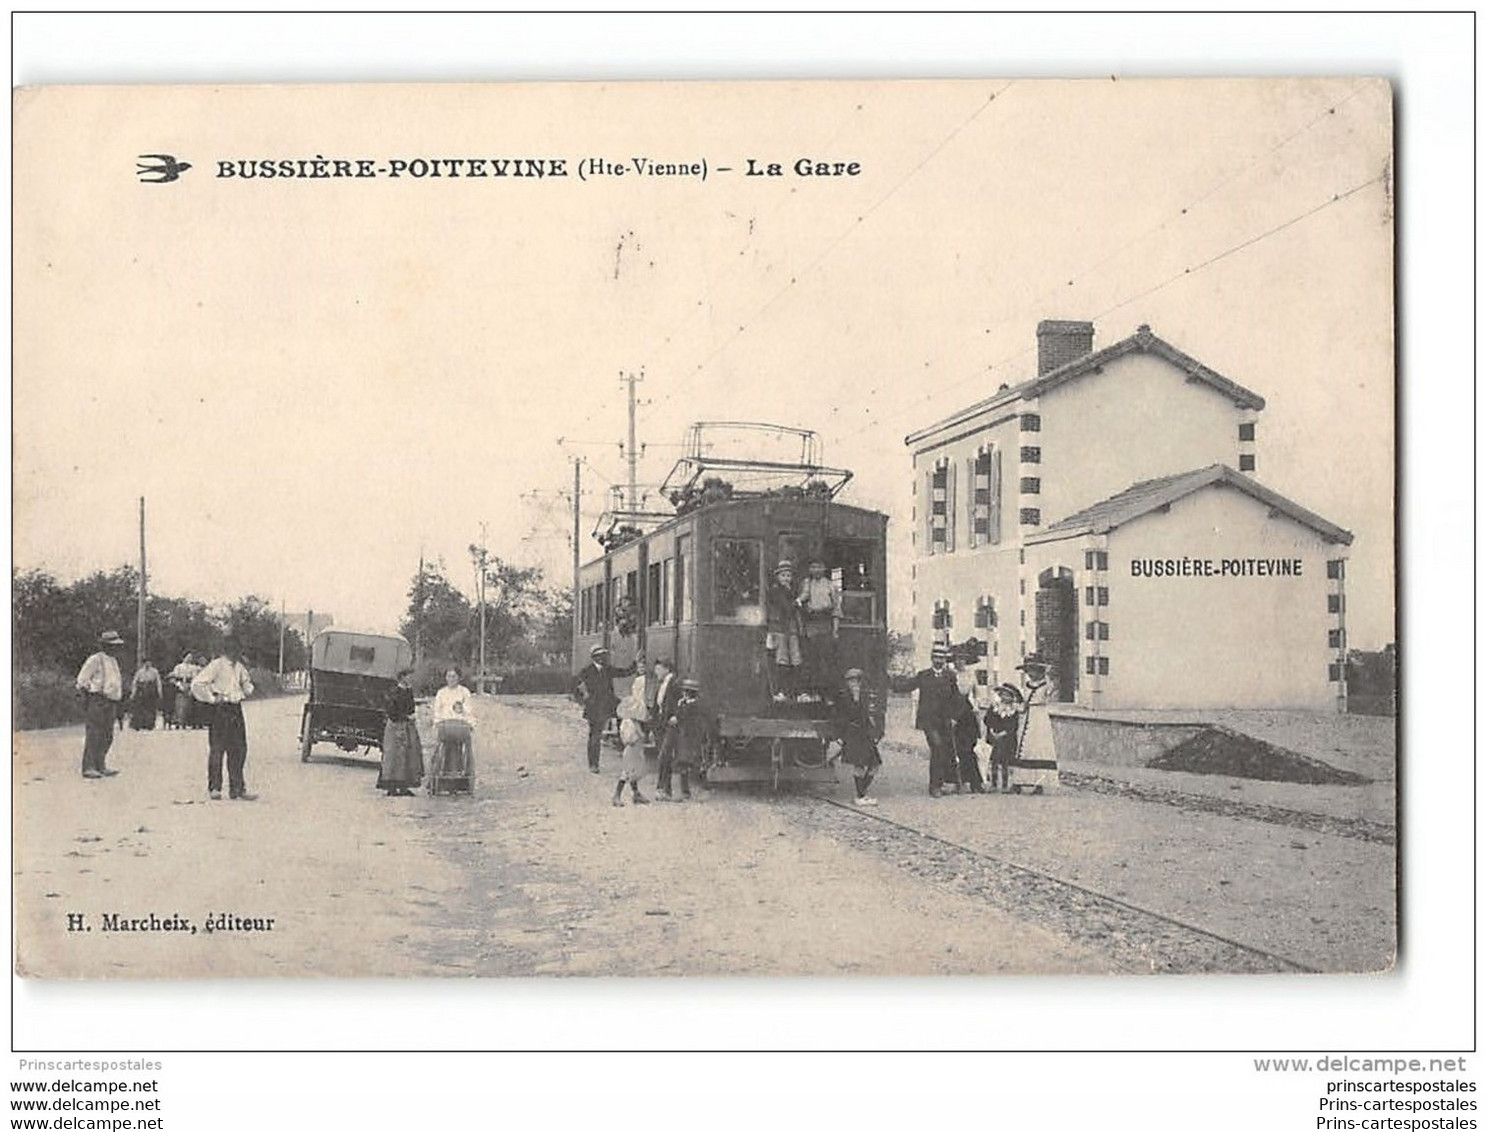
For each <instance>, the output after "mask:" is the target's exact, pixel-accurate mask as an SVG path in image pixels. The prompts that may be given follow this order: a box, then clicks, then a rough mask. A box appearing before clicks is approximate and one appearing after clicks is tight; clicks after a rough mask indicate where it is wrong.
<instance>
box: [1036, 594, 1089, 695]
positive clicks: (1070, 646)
mask: <svg viewBox="0 0 1487 1132" xmlns="http://www.w3.org/2000/svg"><path fill="white" fill-rule="evenodd" d="M1033 622H1034V627H1035V628H1034V631H1035V634H1036V635H1035V638H1034V647H1035V648H1036V649H1037V650H1038V652H1039V653H1040V654H1041V655H1042V657H1043V659H1044V660H1046V661H1047V662H1048V664H1049V666H1050V667H1049V677H1050V682H1051V684H1052V685H1053V686H1052V687H1051V688H1050V689H1049V696H1048V698H1049V700H1050V701H1054V702H1058V703H1073V702H1074V692H1075V689H1076V688H1077V686H1078V680H1079V603H1078V599H1077V595H1076V592H1075V589H1074V572H1073V571H1072V570H1069V569H1066V568H1064V567H1062V566H1060V567H1058V568H1057V569H1049V570H1044V571H1043V572H1042V573H1041V574H1039V575H1038V593H1037V595H1036V597H1035V598H1034V604H1033Z"/></svg>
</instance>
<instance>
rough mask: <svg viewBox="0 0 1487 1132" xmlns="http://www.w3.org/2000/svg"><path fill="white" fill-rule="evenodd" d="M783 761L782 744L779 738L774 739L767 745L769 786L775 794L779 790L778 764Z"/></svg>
mask: <svg viewBox="0 0 1487 1132" xmlns="http://www.w3.org/2000/svg"><path fill="white" fill-rule="evenodd" d="M784 761H785V751H784V746H783V744H782V743H781V742H780V740H778V739H775V740H774V741H773V742H771V743H770V745H769V777H770V782H769V788H770V790H771V792H773V793H775V794H778V793H779V792H780V764H781V763H783V762H784Z"/></svg>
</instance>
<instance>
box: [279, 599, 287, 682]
mask: <svg viewBox="0 0 1487 1132" xmlns="http://www.w3.org/2000/svg"><path fill="white" fill-rule="evenodd" d="M285 616H286V614H285V612H284V595H283V594H280V595H279V687H280V688H282V687H283V686H284V634H285V632H287V631H288V625H287V624H286V622H285Z"/></svg>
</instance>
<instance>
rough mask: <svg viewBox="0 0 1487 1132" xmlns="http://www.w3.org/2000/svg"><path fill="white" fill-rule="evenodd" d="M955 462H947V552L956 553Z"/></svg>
mask: <svg viewBox="0 0 1487 1132" xmlns="http://www.w3.org/2000/svg"><path fill="white" fill-rule="evenodd" d="M955 514H956V511H955V461H954V460H946V461H945V552H946V553H947V554H950V553H954V551H955Z"/></svg>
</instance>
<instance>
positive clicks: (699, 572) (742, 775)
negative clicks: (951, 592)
mask: <svg viewBox="0 0 1487 1132" xmlns="http://www.w3.org/2000/svg"><path fill="white" fill-rule="evenodd" d="M702 427H704V426H694V434H695V433H696V432H697V430H698V429H700V428H702ZM733 427H738V426H733ZM745 427H775V426H745ZM786 431H789V432H791V433H798V434H799V435H801V436H803V437H806V438H809V439H808V441H807V443H808V444H809V443H813V442H814V434H811V433H805V432H802V431H801V430H786ZM702 447H703V446H702V444H701V443H700V441H699V443H697V444H696V450H697V451H696V452H694V457H693V458H691V459H690V460H689V459H688V458H686V457H684V458H683V460H682V461H680V462H679V463H678V468H679V469H685V470H690V471H691V473H692V474H691V477H690V479H689V480H687V481H686V482H684V483H683V484H682V486H681V487H680V489H678V490H674V491H672V492H671V493H670V494H671V497H672V498H673V499H674V500H675V499H678V498H680V499H682V500H684V501H686V502H690V503H691V506H690V507H687V506H686V502H684V503H683V505H682V506H679V507H678V512H679V513H678V514H676V515H671V516H662V515H654V514H652V515H648V516H645V518H647V519H649V520H650V521H651V522H652V523H653V524H654V525H653V526H652V528H651V529H650V530H648V531H644V532H642V531H641V530H640V529H639V527H638V525H632V526H630V528H629V532H628V533H629V534H630V536H631V537H630V539H629V541H622V542H618V543H617V540H614V539H611V540H610V543H609V545H610V549H609V550H608V551H607V552H606V553H605V554H604V556H603V557H602V558H598V559H596V560H594V561H592V562H589V563H588V564H586V565H584V566H582V567H580V569H579V571H578V578H577V584H578V587H577V593H576V594H575V599H574V639H573V645H574V647H573V665H574V668H575V669H578V668H581V667H582V666H583V665H584V664H586V663H587V662H588V660H589V655H590V649H591V648H592V647H593V646H594V645H596V644H602V645H604V646H605V647H606V648H608V649H609V651H610V663H611V664H613V665H614V666H616V667H618V668H622V669H623V668H627V667H629V666H630V665H632V664H634V663H635V660H636V658H637V656H639V655H643V656H644V663H645V665H646V666H647V667H649V666H650V665H653V664H654V663H655V661H656V660H658V659H662V658H664V659H667V660H670V661H672V662H673V663H674V664H675V665H676V672H677V676H678V678H692V679H695V680H697V681H699V683H700V684H701V687H702V701H703V704H704V705H705V706H706V707H707V709H708V710H709V711H710V712H712V713H713V714H714V715H716V716H717V717H718V722H719V734H720V736H721V743H720V746H719V747H718V748H717V749H716V750H714V751H713V752H712V756H711V759H710V761H709V764H708V766H707V769H706V779H707V781H708V783H709V784H713V785H716V784H718V783H731V782H756V783H758V782H762V783H768V784H770V785H771V786H772V787H775V788H778V787H779V786H780V785H781V784H783V783H795V782H834V781H836V773H835V768H834V766H833V765H832V764H831V762H830V761H829V759H828V751H827V747H828V744H829V743H830V741H831V739H832V738H833V728H832V724H831V715H832V704H831V700H832V699H833V698H834V697H835V695H836V694H837V692H838V691H839V690H840V688H841V686H842V680H841V674H842V673H843V672H844V671H846V670H847V669H849V668H859V669H861V670H862V672H863V689H864V694H865V695H867V696H869V697H870V699H869V703H870V705H871V710H872V712H873V714H874V716H875V720H876V723H877V725H878V727H879V729H880V730H881V727H882V723H883V713H884V711H885V708H886V704H887V692H888V676H887V662H888V642H887V623H888V622H887V614H888V610H887V562H886V549H887V541H886V536H887V527H888V517H887V516H886V515H884V514H881V513H880V512H877V511H870V510H867V509H864V508H861V507H854V506H850V505H846V504H842V503H837V502H835V501H834V499H833V496H834V495H835V493H836V491H838V490H840V487H841V486H842V485H843V484H845V482H846V480H847V479H848V478H850V476H851V473H850V472H847V471H844V470H840V469H827V468H823V467H821V466H820V464H819V463H818V462H816V461H813V460H807V461H804V462H802V463H801V464H800V465H763V468H764V470H765V471H767V472H770V473H779V472H781V471H788V470H792V469H793V470H795V471H797V472H802V473H804V474H805V476H806V487H805V488H803V489H802V488H801V487H798V486H788V485H787V486H786V487H785V488H783V489H781V488H779V487H775V488H771V489H765V490H759V491H754V492H751V491H749V490H747V489H738V488H735V487H734V485H733V484H728V485H727V488H728V491H727V493H726V494H725V493H723V492H718V491H715V490H712V489H711V488H712V486H714V485H717V484H718V483H720V482H721V481H720V480H718V479H716V478H714V479H711V480H704V479H702V478H701V477H702V473H703V472H706V471H719V470H722V471H726V472H729V473H730V474H734V475H735V476H737V475H739V474H740V473H745V472H750V471H753V472H757V471H759V470H760V468H761V465H760V464H759V463H758V462H754V461H742V462H740V461H733V462H729V461H721V462H720V461H716V460H705V459H702V458H701V457H700V456H699V455H698V453H700V451H701V450H702ZM676 474H677V473H676V472H673V476H672V477H668V485H669V484H670V483H671V481H672V479H673V478H675V477H676ZM831 476H835V477H836V478H837V479H838V480H839V482H837V483H835V484H834V485H830V480H829V477H831ZM699 482H700V484H701V489H699ZM666 486H667V485H663V490H664V489H665V487H666ZM616 518H617V519H619V520H621V521H624V520H627V519H628V520H635V519H638V518H640V516H638V515H636V514H634V513H619V514H618V515H617V516H616ZM612 529H613V528H612ZM813 559H819V560H820V561H822V562H823V563H824V564H825V566H826V570H827V575H828V576H829V577H830V578H832V580H833V581H834V582H835V583H836V584H837V586H838V587H839V588H840V590H841V599H842V618H841V624H840V630H839V635H838V638H837V641H836V647H835V650H834V651H835V663H834V668H835V671H834V672H832V673H829V674H827V676H828V678H829V680H830V683H831V687H832V689H833V691H832V692H831V693H830V695H829V696H828V697H827V698H826V699H824V700H822V701H821V702H812V703H801V702H796V701H793V700H792V701H788V702H779V700H778V699H777V698H776V697H774V696H772V695H771V683H772V681H771V675H772V674H771V673H770V671H769V666H770V663H771V661H770V656H769V654H768V653H766V651H765V648H764V639H765V604H764V603H765V594H766V592H767V588H768V585H769V583H770V581H771V579H772V578H773V575H774V572H775V568H776V565H777V564H778V563H779V562H781V561H789V562H791V563H792V564H793V565H794V566H795V570H796V578H797V584H798V579H800V578H803V577H804V576H805V573H806V564H807V563H809V562H810V561H811V560H813ZM647 675H649V673H647ZM633 679H634V678H633V677H626V678H620V679H618V680H617V681H616V683H617V688H616V692H617V694H620V695H623V693H624V690H625V686H626V684H627V683H628V682H629V681H630V680H633Z"/></svg>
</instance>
